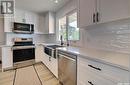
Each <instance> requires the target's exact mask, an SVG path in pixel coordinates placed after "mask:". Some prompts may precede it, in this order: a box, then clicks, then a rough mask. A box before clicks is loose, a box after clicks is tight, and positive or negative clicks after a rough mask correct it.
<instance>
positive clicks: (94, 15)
mask: <svg viewBox="0 0 130 85" xmlns="http://www.w3.org/2000/svg"><path fill="white" fill-rule="evenodd" d="M95 18H96V14H95V13H94V14H93V23H95V22H96V20H95Z"/></svg>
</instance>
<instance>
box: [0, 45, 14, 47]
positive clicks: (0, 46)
mask: <svg viewBox="0 0 130 85" xmlns="http://www.w3.org/2000/svg"><path fill="white" fill-rule="evenodd" d="M12 46H13V45H0V47H12Z"/></svg>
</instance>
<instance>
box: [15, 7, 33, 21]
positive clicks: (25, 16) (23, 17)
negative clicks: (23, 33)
mask: <svg viewBox="0 0 130 85" xmlns="http://www.w3.org/2000/svg"><path fill="white" fill-rule="evenodd" d="M14 21H15V22H19V23H28V24H34V13H32V12H29V11H25V10H21V9H16V10H15V13H14Z"/></svg>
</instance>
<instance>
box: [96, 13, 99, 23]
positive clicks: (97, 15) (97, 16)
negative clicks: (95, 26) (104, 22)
mask: <svg viewBox="0 0 130 85" xmlns="http://www.w3.org/2000/svg"><path fill="white" fill-rule="evenodd" d="M96 21H97V22H99V12H97V14H96Z"/></svg>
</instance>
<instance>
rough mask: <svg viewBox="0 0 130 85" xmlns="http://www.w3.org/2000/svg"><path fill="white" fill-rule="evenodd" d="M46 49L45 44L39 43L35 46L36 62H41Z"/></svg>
mask: <svg viewBox="0 0 130 85" xmlns="http://www.w3.org/2000/svg"><path fill="white" fill-rule="evenodd" d="M43 52H44V49H43V45H37V46H36V48H35V61H36V62H41V61H42V59H43V56H44V54H43Z"/></svg>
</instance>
